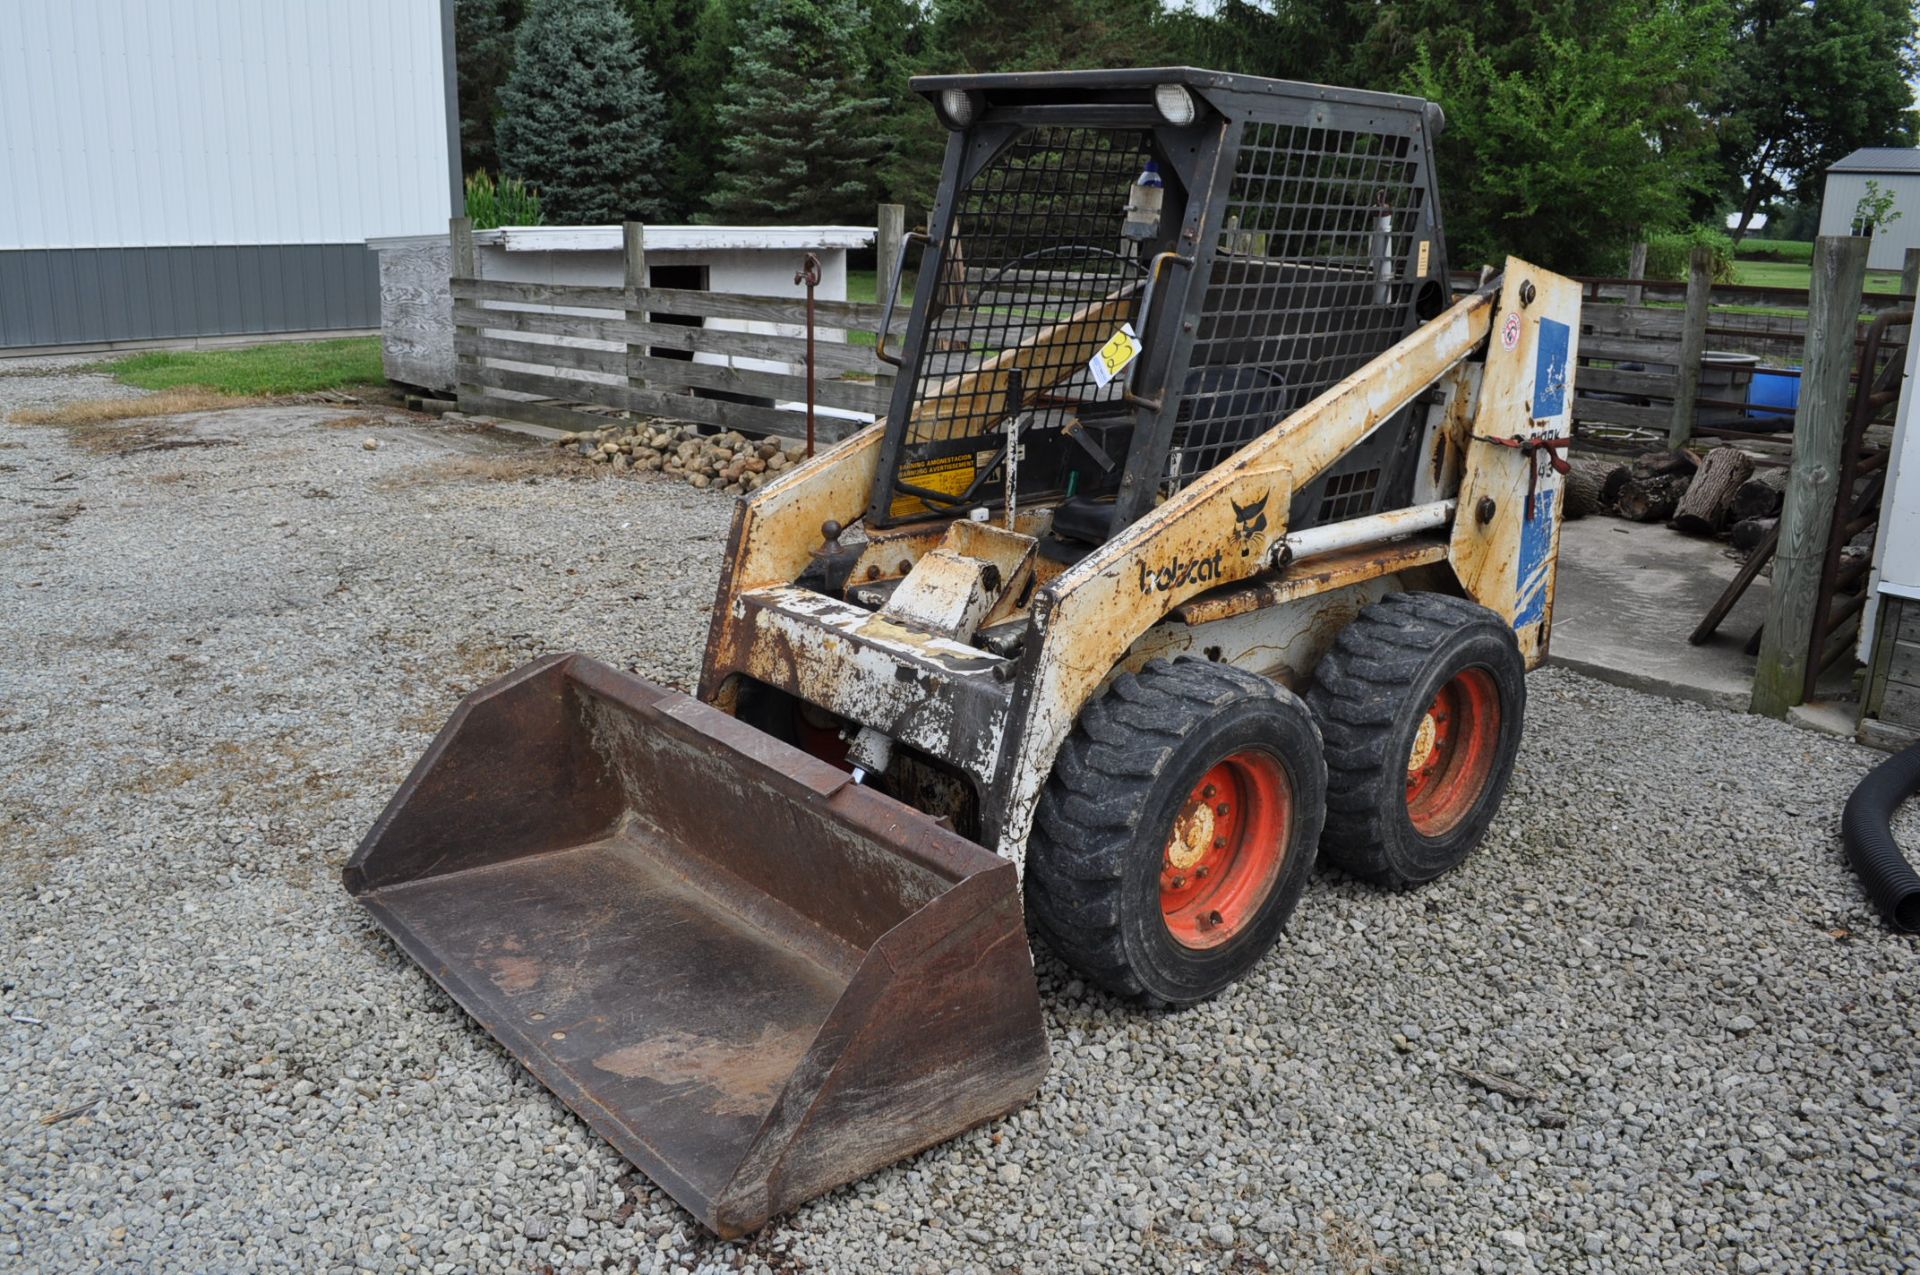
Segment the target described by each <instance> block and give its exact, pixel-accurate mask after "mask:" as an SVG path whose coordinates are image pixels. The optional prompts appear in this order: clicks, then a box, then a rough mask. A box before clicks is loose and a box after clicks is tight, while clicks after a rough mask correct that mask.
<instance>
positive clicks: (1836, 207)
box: [1820, 146, 1920, 270]
mask: <svg viewBox="0 0 1920 1275" xmlns="http://www.w3.org/2000/svg"><path fill="white" fill-rule="evenodd" d="M1870 181H1871V182H1876V183H1878V184H1879V187H1880V189H1881V190H1884V191H1886V192H1887V193H1888V194H1890V195H1892V196H1893V206H1894V209H1895V210H1896V211H1897V212H1899V213H1900V216H1899V217H1898V218H1897V219H1895V220H1894V221H1893V222H1892V223H1890V224H1888V225H1885V226H1882V227H1881V228H1880V230H1879V232H1878V233H1877V234H1875V235H1874V237H1873V243H1872V245H1871V246H1870V247H1869V248H1868V250H1867V266H1868V267H1869V268H1870V269H1873V270H1898V269H1900V268H1901V266H1902V263H1904V262H1905V261H1906V259H1907V249H1909V248H1920V148H1915V147H1912V146H1867V147H1863V148H1862V149H1860V150H1857V151H1855V152H1853V154H1851V155H1849V156H1847V157H1846V158H1845V159H1843V160H1841V161H1840V162H1839V163H1837V164H1835V165H1834V166H1833V167H1831V168H1829V169H1827V185H1826V193H1825V194H1824V195H1823V196H1822V197H1821V201H1820V233H1821V234H1823V235H1852V234H1859V233H1861V231H1860V228H1859V227H1856V226H1855V224H1854V212H1855V210H1856V209H1858V208H1859V206H1860V200H1861V198H1862V197H1863V196H1864V195H1865V194H1866V193H1867V183H1868V182H1870Z"/></svg>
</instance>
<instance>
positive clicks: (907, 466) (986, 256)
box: [897, 127, 1151, 501]
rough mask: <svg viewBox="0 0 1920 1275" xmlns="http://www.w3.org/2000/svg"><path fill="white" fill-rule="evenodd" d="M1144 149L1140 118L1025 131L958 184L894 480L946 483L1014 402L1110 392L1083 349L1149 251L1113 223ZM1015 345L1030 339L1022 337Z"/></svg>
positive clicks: (993, 446)
mask: <svg viewBox="0 0 1920 1275" xmlns="http://www.w3.org/2000/svg"><path fill="white" fill-rule="evenodd" d="M1150 157H1151V152H1150V149H1149V141H1148V133H1147V132H1146V131H1144V130H1137V129H1136V130H1126V129H1106V128H1073V127H1044V128H1031V129H1028V130H1026V131H1024V132H1023V133H1021V134H1020V136H1019V137H1018V138H1017V139H1016V140H1015V141H1014V142H1013V143H1012V144H1011V145H1010V146H1008V147H1007V148H1006V149H1005V150H1003V151H1002V152H1001V153H1000V154H999V155H998V156H997V157H996V158H994V159H993V160H992V161H991V162H990V163H989V164H988V165H987V166H986V168H985V169H984V170H983V171H982V172H981V173H980V174H979V175H978V176H977V177H976V178H974V180H973V181H972V182H971V183H970V184H969V185H968V186H967V187H966V188H965V189H963V190H961V191H960V192H959V193H958V194H957V196H956V198H955V205H954V216H953V220H952V223H951V226H950V228H949V230H948V233H947V238H946V242H945V243H944V244H943V245H942V249H943V250H942V252H941V256H940V261H941V269H940V272H939V277H938V278H937V279H923V280H922V281H921V283H920V285H919V286H920V287H923V288H925V287H931V288H933V289H935V291H934V292H933V294H932V300H931V301H930V302H929V319H928V323H927V327H926V336H925V341H924V345H923V349H922V354H921V359H920V364H919V368H918V369H917V372H916V378H915V382H914V394H913V398H912V403H913V409H912V414H911V416H910V418H909V422H908V426H907V430H906V435H905V439H904V442H905V449H904V451H903V454H902V458H901V465H900V470H899V476H898V483H897V486H898V487H899V488H900V489H901V490H904V491H907V492H918V493H919V494H921V495H923V496H931V497H933V498H934V499H935V500H936V501H937V500H938V499H939V498H940V497H942V496H945V497H948V498H951V497H955V496H958V495H959V494H960V493H961V492H963V491H965V490H966V488H967V486H968V484H969V483H971V482H972V481H973V480H974V478H975V476H976V474H977V473H978V472H980V470H981V468H982V467H983V466H987V465H991V464H992V463H993V460H992V457H991V456H985V457H983V456H982V455H981V454H982V453H992V452H995V451H996V450H997V449H998V448H999V447H1000V445H1001V444H1002V442H1003V441H1004V437H1003V435H1002V434H1001V432H1000V431H1001V425H1002V422H1003V421H1004V420H1005V419H1006V418H1007V416H1008V415H1009V413H1010V412H1011V411H1012V410H1013V408H1014V399H1015V397H1016V396H1017V397H1018V398H1019V400H1020V403H1021V405H1023V406H1032V405H1037V404H1043V403H1045V402H1047V401H1049V400H1051V401H1054V402H1059V401H1062V400H1070V401H1075V402H1082V403H1084V402H1089V401H1096V400H1101V399H1105V398H1110V397H1116V396H1117V395H1118V394H1119V391H1120V385H1119V383H1118V382H1115V383H1113V384H1111V385H1109V386H1108V387H1105V388H1100V387H1097V386H1096V385H1095V384H1094V383H1093V380H1092V378H1091V377H1090V376H1089V375H1088V373H1087V372H1086V363H1087V360H1088V359H1089V358H1090V357H1091V356H1092V355H1093V353H1094V352H1095V351H1096V350H1098V349H1099V347H1100V345H1101V344H1102V343H1103V342H1104V341H1106V339H1107V338H1108V337H1109V336H1111V335H1112V334H1113V332H1114V330H1115V329H1117V328H1118V327H1119V326H1120V325H1121V324H1122V323H1124V322H1126V321H1128V320H1129V319H1130V318H1131V317H1132V312H1133V305H1134V303H1135V300H1136V298H1137V296H1138V293H1139V290H1140V287H1141V284H1142V283H1143V281H1144V279H1145V273H1146V270H1145V259H1146V255H1147V254H1146V251H1145V250H1144V249H1142V248H1141V246H1140V245H1139V244H1138V243H1137V242H1135V241H1132V240H1129V239H1127V238H1125V237H1124V236H1123V235H1122V233H1121V231H1122V224H1123V219H1124V215H1125V213H1126V210H1127V204H1128V198H1129V194H1130V192H1131V190H1132V188H1133V186H1134V183H1135V181H1136V179H1137V178H1138V177H1139V176H1140V174H1141V172H1142V170H1143V169H1144V167H1145V164H1146V161H1147V160H1148V159H1149V158H1150ZM1023 345H1024V347H1025V348H1019V347H1022V346H1023Z"/></svg>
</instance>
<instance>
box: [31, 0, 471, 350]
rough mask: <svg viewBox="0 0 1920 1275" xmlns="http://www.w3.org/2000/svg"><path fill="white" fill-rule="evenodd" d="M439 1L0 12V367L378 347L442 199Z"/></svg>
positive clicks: (442, 210) (142, 0) (454, 126)
mask: <svg viewBox="0 0 1920 1275" xmlns="http://www.w3.org/2000/svg"><path fill="white" fill-rule="evenodd" d="M452 44H453V0H272V3H262V2H261V0H0V121H3V122H4V127H3V128H0V174H4V179H0V349H4V348H14V349H17V348H20V347H43V346H70V345H94V344H100V343H106V342H122V341H140V340H150V339H166V338H180V337H203V336H229V335H240V334H252V333H277V332H303V331H322V330H338V329H367V328H373V327H376V326H377V325H378V324H379V319H380V307H379V289H378V283H377V271H376V265H375V261H374V257H373V254H372V253H370V252H368V251H367V249H366V241H367V239H368V238H369V237H370V236H376V235H401V234H418V233H424V232H429V231H434V230H440V231H443V232H444V229H445V227H446V224H447V218H448V217H449V216H450V215H451V214H452V213H453V211H454V209H455V207H456V206H457V201H458V200H459V184H460V172H459V135H458V128H459V123H458V112H457V109H456V107H455V102H454V82H455V81H454V63H453V47H452Z"/></svg>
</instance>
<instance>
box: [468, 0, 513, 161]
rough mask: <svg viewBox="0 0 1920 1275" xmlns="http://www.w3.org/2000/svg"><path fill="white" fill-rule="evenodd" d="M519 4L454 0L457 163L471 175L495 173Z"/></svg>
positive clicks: (498, 1)
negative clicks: (501, 107)
mask: <svg viewBox="0 0 1920 1275" xmlns="http://www.w3.org/2000/svg"><path fill="white" fill-rule="evenodd" d="M519 20H520V6H519V4H518V3H517V0H454V6H453V43H454V63H455V67H456V71H455V74H456V76H457V77H458V83H459V89H460V160H461V163H462V165H463V166H464V167H465V168H466V171H468V172H469V173H473V172H478V171H479V170H480V169H483V168H487V169H497V168H499V167H500V158H499V156H497V155H495V154H494V150H493V130H494V125H495V123H496V121H497V119H498V117H499V113H500V112H499V102H498V99H499V96H500V86H501V85H502V84H503V83H505V82H506V78H507V71H508V69H509V68H511V67H512V66H513V27H514V24H515V23H516V22H518V21H519Z"/></svg>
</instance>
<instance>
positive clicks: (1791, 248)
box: [1733, 238, 1813, 263]
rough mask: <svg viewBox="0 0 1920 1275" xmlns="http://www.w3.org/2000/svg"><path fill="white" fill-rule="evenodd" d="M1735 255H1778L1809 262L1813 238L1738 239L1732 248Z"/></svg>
mask: <svg viewBox="0 0 1920 1275" xmlns="http://www.w3.org/2000/svg"><path fill="white" fill-rule="evenodd" d="M1733 255H1734V256H1736V257H1779V258H1781V259H1783V260H1786V261H1799V262H1803V263H1804V262H1809V261H1812V260H1813V240H1811V239H1753V238H1747V239H1742V240H1741V241H1740V246H1739V247H1737V248H1735V249H1734V250H1733Z"/></svg>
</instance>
